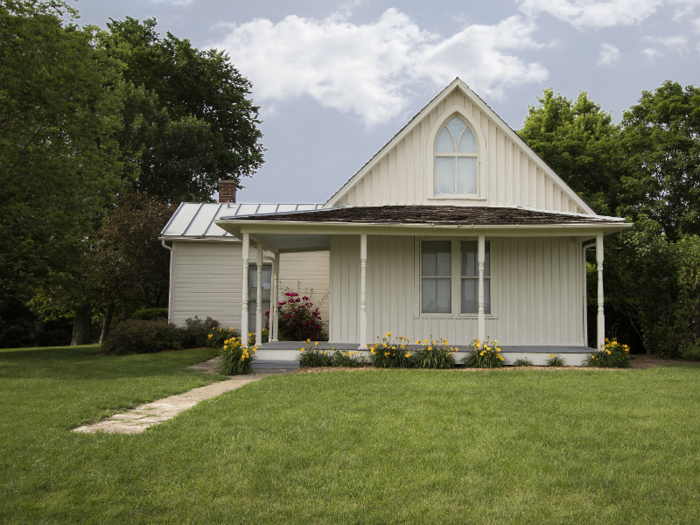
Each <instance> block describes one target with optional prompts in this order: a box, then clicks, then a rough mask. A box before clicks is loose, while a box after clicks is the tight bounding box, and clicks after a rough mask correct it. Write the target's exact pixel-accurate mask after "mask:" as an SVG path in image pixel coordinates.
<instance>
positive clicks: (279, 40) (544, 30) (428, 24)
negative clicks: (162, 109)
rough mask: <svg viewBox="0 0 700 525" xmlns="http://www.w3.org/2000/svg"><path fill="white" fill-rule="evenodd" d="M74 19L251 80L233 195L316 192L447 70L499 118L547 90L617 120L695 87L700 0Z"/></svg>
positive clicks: (262, 9) (129, 11) (502, 2)
mask: <svg viewBox="0 0 700 525" xmlns="http://www.w3.org/2000/svg"><path fill="white" fill-rule="evenodd" d="M76 5H77V8H78V10H79V11H80V14H81V18H80V20H79V21H78V23H80V24H95V25H99V26H102V27H105V24H106V22H108V20H109V19H110V18H111V19H114V20H122V19H124V18H125V17H126V16H130V17H132V18H137V19H139V20H143V19H145V18H156V20H157V22H158V26H157V30H158V31H159V32H160V33H161V34H165V33H166V32H167V31H170V32H171V33H172V34H173V35H175V36H176V37H178V38H181V39H189V40H190V41H191V42H192V44H193V45H194V46H195V47H197V48H199V49H208V48H214V49H217V50H222V51H226V52H227V53H228V55H229V57H230V61H231V64H232V65H233V66H234V67H235V68H236V69H238V71H239V72H240V73H241V74H242V75H243V76H244V77H246V78H248V79H249V80H250V81H251V82H252V84H253V90H252V100H253V102H254V103H255V105H257V106H260V116H261V120H262V121H263V122H262V124H261V125H260V129H261V130H262V132H263V138H262V144H263V146H264V147H265V148H266V150H267V151H266V152H265V163H264V165H263V166H262V167H261V168H260V169H259V170H258V171H257V172H256V173H255V174H254V175H253V177H252V178H244V179H243V180H242V184H243V185H244V186H245V188H244V189H243V190H241V191H240V192H239V199H238V200H239V202H296V203H322V202H325V201H326V200H327V199H328V198H329V197H330V196H331V195H332V194H333V193H334V192H335V191H336V190H337V189H338V188H340V187H341V186H342V185H343V184H344V183H345V182H346V181H347V180H348V179H349V178H350V177H352V175H354V174H355V173H356V172H357V170H359V169H360V168H361V167H362V165H363V164H364V163H365V162H366V161H367V160H369V159H370V158H371V157H372V156H373V155H374V154H375V153H376V152H377V151H378V150H379V149H381V147H382V146H384V144H386V142H388V141H389V140H390V139H391V138H392V137H393V135H394V134H395V133H396V132H397V131H398V130H399V129H401V128H402V127H403V126H404V124H406V122H408V120H410V119H411V118H412V117H413V115H415V114H416V113H417V112H418V111H419V110H420V109H421V108H422V107H423V106H424V105H425V104H427V103H428V102H429V101H430V100H431V99H432V98H433V97H434V96H435V95H437V94H438V93H439V92H440V91H441V90H442V89H443V88H444V87H445V86H446V85H447V84H449V83H450V82H451V81H452V80H453V79H454V78H455V77H460V78H461V79H462V80H463V81H464V82H466V83H467V84H468V85H469V87H471V88H472V89H473V90H474V91H475V92H476V93H477V94H478V95H479V96H480V97H481V98H482V99H484V101H486V103H488V104H489V105H490V106H491V108H492V109H493V110H494V111H495V112H496V113H497V114H498V115H500V116H501V118H503V119H504V120H505V121H506V123H508V124H509V125H510V127H512V128H513V129H516V130H517V129H519V128H520V127H522V124H523V121H524V119H525V117H526V116H527V113H528V106H530V105H532V104H536V103H537V97H538V96H541V94H542V91H543V90H544V89H546V88H549V87H551V88H553V89H554V91H555V92H556V93H562V94H563V95H565V96H567V97H569V98H576V97H577V96H578V93H579V91H585V92H587V93H588V95H589V96H590V98H591V99H592V100H593V101H595V102H596V103H598V104H600V105H601V107H602V109H603V110H605V111H608V112H611V113H612V115H613V119H614V120H615V122H619V121H620V119H621V117H622V113H623V111H625V110H626V109H628V108H629V107H630V106H632V105H634V104H636V103H637V101H638V100H639V97H640V95H641V92H642V91H653V90H655V89H656V88H657V87H659V86H660V85H661V84H662V83H663V82H664V81H665V80H669V79H670V80H673V81H676V82H679V83H680V84H682V85H684V86H687V85H694V86H698V85H700V80H699V78H698V77H699V74H700V0H490V1H483V0H481V1H478V2H476V1H464V0H462V1H456V0H431V1H430V2H427V1H425V0H422V1H413V0H407V1H396V0H394V1H391V0H256V1H251V0H244V1H243V0H234V1H226V0H120V1H119V2H115V1H113V0H79V1H78V2H77V4H76Z"/></svg>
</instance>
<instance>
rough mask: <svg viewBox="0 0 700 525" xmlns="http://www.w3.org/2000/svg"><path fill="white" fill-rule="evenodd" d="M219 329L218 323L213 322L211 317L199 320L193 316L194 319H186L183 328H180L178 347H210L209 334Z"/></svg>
mask: <svg viewBox="0 0 700 525" xmlns="http://www.w3.org/2000/svg"><path fill="white" fill-rule="evenodd" d="M218 327H219V321H215V320H214V319H212V318H211V317H207V318H206V319H204V320H203V319H200V318H199V317H197V316H195V317H194V319H192V318H190V319H186V320H185V326H184V327H182V328H180V346H182V348H205V347H208V346H211V345H210V343H209V341H210V339H209V334H211V333H213V330H214V329H216V328H218Z"/></svg>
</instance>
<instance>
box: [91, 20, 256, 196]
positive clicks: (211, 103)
mask: <svg viewBox="0 0 700 525" xmlns="http://www.w3.org/2000/svg"><path fill="white" fill-rule="evenodd" d="M107 26H108V28H109V33H103V34H102V35H101V38H100V44H101V47H102V48H103V49H104V50H105V51H106V52H107V53H108V54H109V56H111V57H113V58H115V59H117V60H119V61H120V62H121V63H122V64H123V71H122V77H123V79H124V81H125V82H126V85H127V87H126V88H125V95H126V96H125V100H126V102H125V108H124V112H123V114H122V115H123V123H124V126H123V131H122V133H121V134H120V136H119V143H120V146H121V149H122V151H123V152H124V153H125V155H127V157H128V158H130V159H132V160H133V161H134V162H135V163H136V164H137V165H138V176H137V177H136V178H134V182H133V188H134V190H135V191H138V192H139V193H147V194H149V195H152V196H158V197H161V198H162V199H164V200H166V201H168V202H180V201H186V200H190V201H191V200H195V201H208V200H210V198H211V195H212V193H213V192H214V191H215V190H216V188H217V182H218V180H219V179H227V180H236V181H238V182H239V183H240V180H241V178H242V177H245V176H250V175H252V174H253V173H254V172H255V170H256V169H257V168H258V167H260V165H261V164H262V161H263V148H262V146H261V145H260V143H259V140H260V138H261V136H262V134H261V133H260V131H259V130H258V129H257V124H259V123H260V121H259V120H258V107H257V106H254V105H253V103H252V102H251V100H250V99H249V98H248V96H249V95H250V90H251V84H250V82H249V81H248V80H246V79H245V78H243V77H242V76H241V75H240V74H239V73H238V71H237V70H236V69H235V68H233V66H231V65H230V64H229V62H228V57H227V55H226V54H225V53H222V52H219V51H215V50H206V51H199V50H198V49H196V48H194V47H192V45H191V44H190V42H189V41H188V40H180V39H178V38H176V37H175V36H173V35H172V34H171V33H167V35H166V37H165V38H161V37H160V36H159V35H158V33H156V31H155V26H156V21H155V20H154V19H148V20H145V21H144V22H143V23H139V21H138V20H135V19H133V18H129V17H127V18H126V19H125V20H124V21H114V20H112V21H111V22H110V23H108V24H107Z"/></svg>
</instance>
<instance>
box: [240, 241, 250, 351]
mask: <svg viewBox="0 0 700 525" xmlns="http://www.w3.org/2000/svg"><path fill="white" fill-rule="evenodd" d="M242 258H243V293H242V294H241V344H242V345H243V346H248V287H249V283H248V264H249V263H248V259H249V258H250V234H249V233H244V234H243V249H242Z"/></svg>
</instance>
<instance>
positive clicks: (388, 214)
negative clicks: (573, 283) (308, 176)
mask: <svg viewBox="0 0 700 525" xmlns="http://www.w3.org/2000/svg"><path fill="white" fill-rule="evenodd" d="M215 224H216V225H217V226H219V227H220V228H222V229H223V230H226V231H228V232H230V233H231V234H233V235H234V236H235V237H238V238H241V237H242V235H243V234H244V233H249V234H250V235H251V239H252V240H253V242H256V243H257V242H262V244H263V246H264V247H265V249H267V250H270V251H272V252H275V253H278V252H287V251H288V252H292V251H310V250H324V249H325V250H327V249H329V247H330V236H331V235H357V234H361V233H365V234H369V235H418V236H455V235H457V236H464V235H469V236H473V235H488V236H535V237H539V236H542V237H547V236H573V237H576V238H577V240H580V241H584V240H587V239H591V238H594V237H595V236H596V235H598V234H600V233H602V234H604V235H608V234H611V233H615V232H617V231H621V230H624V229H626V228H628V227H630V226H632V224H629V223H625V219H622V218H619V217H607V216H603V215H587V214H577V213H564V212H549V211H543V210H534V209H528V208H520V207H518V208H515V207H487V206H347V207H341V208H320V209H316V210H309V211H291V212H284V213H269V214H260V213H259V214H256V215H247V216H242V215H236V216H222V217H221V218H220V219H219V220H216V221H215Z"/></svg>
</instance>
